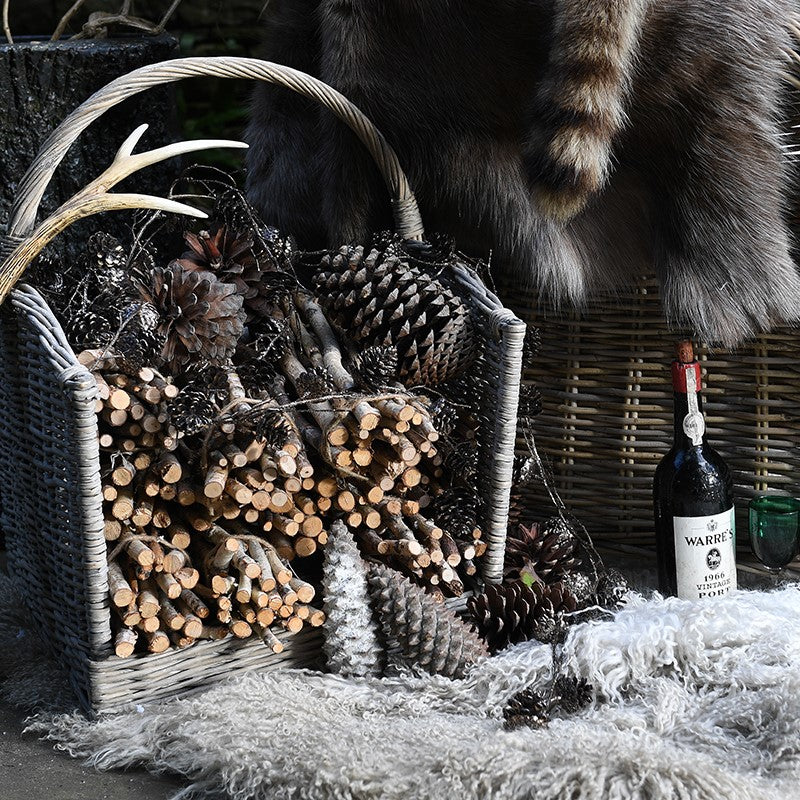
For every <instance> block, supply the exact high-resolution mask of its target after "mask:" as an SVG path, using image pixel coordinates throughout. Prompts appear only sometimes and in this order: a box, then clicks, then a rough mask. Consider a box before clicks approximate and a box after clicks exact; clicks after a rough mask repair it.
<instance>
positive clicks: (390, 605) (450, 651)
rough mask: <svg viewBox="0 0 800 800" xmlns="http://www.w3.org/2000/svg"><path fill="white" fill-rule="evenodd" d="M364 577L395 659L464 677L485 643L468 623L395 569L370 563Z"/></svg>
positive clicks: (480, 653) (456, 676)
mask: <svg viewBox="0 0 800 800" xmlns="http://www.w3.org/2000/svg"><path fill="white" fill-rule="evenodd" d="M367 580H368V582H369V590H370V596H371V598H372V603H373V607H374V608H375V610H376V613H377V615H378V620H379V623H380V626H381V628H382V630H383V631H384V635H385V636H386V638H387V640H388V648H387V649H388V650H389V651H390V652H391V655H392V657H393V659H394V661H395V663H398V664H400V665H405V666H409V667H421V668H422V669H424V670H425V671H426V672H429V673H430V674H431V675H445V676H446V677H449V678H462V677H464V674H465V673H466V671H467V668H468V667H469V666H470V665H471V664H473V663H475V662H476V661H478V660H479V659H480V658H483V657H484V656H485V655H487V651H486V645H484V643H483V642H482V641H481V640H480V639H479V638H478V636H477V635H476V634H475V632H474V631H473V630H472V628H471V627H470V626H468V625H467V624H466V623H465V622H462V621H461V619H459V617H458V616H456V614H455V613H454V612H453V611H451V610H450V609H449V608H447V606H444V605H442V604H441V603H437V602H436V601H435V600H434V599H433V598H432V597H430V596H429V595H427V594H426V593H425V591H424V590H423V589H421V588H420V587H419V586H415V585H414V584H412V583H411V581H409V580H408V578H405V577H403V576H402V575H401V574H400V573H399V572H397V571H395V570H393V569H391V568H390V567H386V566H384V565H383V564H370V565H369V571H368V573H367ZM392 651H396V652H392Z"/></svg>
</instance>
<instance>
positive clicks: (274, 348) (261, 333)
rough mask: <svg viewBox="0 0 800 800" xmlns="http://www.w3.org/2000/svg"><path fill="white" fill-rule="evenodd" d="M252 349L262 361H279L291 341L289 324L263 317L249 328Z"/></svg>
mask: <svg viewBox="0 0 800 800" xmlns="http://www.w3.org/2000/svg"><path fill="white" fill-rule="evenodd" d="M249 330H250V334H251V339H252V341H251V342H250V347H251V348H252V349H253V351H254V352H255V353H256V355H257V356H258V357H259V358H260V359H262V360H270V361H278V360H280V358H281V357H282V356H283V355H284V353H285V352H286V347H287V346H288V344H289V342H290V341H291V333H290V332H289V326H288V323H287V322H286V321H284V320H278V319H275V318H273V317H262V318H261V319H259V320H257V321H256V322H254V323H252V324H251V325H250V326H249Z"/></svg>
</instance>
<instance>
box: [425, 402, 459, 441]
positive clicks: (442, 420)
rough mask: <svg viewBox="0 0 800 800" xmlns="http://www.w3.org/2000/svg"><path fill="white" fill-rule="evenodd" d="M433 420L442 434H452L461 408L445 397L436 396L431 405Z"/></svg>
mask: <svg viewBox="0 0 800 800" xmlns="http://www.w3.org/2000/svg"><path fill="white" fill-rule="evenodd" d="M430 413H431V422H432V423H433V427H434V428H435V429H436V430H437V431H438V432H439V434H440V435H441V436H450V435H451V434H452V433H453V431H454V430H455V427H456V425H457V424H458V418H459V416H460V412H459V409H458V407H457V406H456V405H454V404H453V403H451V402H450V401H449V400H447V399H446V398H444V397H436V398H435V399H434V400H433V401H432V402H431V405H430Z"/></svg>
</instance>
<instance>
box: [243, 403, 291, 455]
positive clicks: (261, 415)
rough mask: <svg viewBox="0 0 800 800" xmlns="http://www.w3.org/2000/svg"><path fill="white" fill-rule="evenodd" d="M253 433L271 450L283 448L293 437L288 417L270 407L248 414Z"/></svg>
mask: <svg viewBox="0 0 800 800" xmlns="http://www.w3.org/2000/svg"><path fill="white" fill-rule="evenodd" d="M247 419H248V424H250V425H251V426H252V427H251V430H252V432H253V435H254V436H255V437H256V438H257V439H260V440H261V441H263V442H266V444H267V447H269V448H270V449H271V450H281V449H282V448H283V447H285V446H286V444H287V442H288V441H289V440H290V439H291V438H292V432H293V430H292V426H291V423H290V422H289V420H288V419H286V417H285V416H284V415H283V414H282V413H281V412H280V411H273V410H272V409H269V410H267V411H259V412H255V413H254V414H252V415H248V417H247Z"/></svg>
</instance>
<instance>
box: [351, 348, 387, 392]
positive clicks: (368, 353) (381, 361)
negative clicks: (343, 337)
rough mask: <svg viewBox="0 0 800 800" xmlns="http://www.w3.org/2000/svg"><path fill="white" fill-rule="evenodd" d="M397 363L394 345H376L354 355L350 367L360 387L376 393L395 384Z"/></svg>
mask: <svg viewBox="0 0 800 800" xmlns="http://www.w3.org/2000/svg"><path fill="white" fill-rule="evenodd" d="M397 364H398V356H397V348H396V347H395V346H394V345H385V346H384V345H376V346H375V347H368V348H367V349H366V350H363V351H362V352H361V353H359V354H358V355H357V356H355V358H353V364H352V367H353V373H354V374H355V376H356V378H357V380H358V383H359V385H360V386H361V388H363V389H365V390H366V391H368V392H375V393H378V392H380V391H382V390H384V389H386V388H387V387H391V386H393V385H395V384H397Z"/></svg>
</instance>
